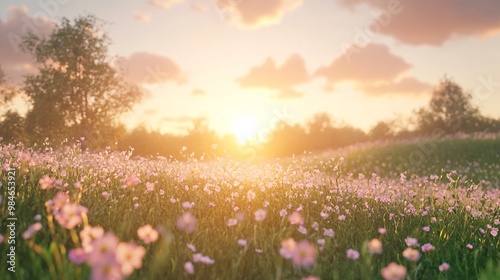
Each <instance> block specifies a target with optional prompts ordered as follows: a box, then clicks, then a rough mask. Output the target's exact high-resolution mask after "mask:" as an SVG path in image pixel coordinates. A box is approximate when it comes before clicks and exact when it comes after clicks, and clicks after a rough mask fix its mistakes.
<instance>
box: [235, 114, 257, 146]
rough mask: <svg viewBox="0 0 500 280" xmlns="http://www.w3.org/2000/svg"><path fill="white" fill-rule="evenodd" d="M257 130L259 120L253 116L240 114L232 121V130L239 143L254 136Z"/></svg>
mask: <svg viewBox="0 0 500 280" xmlns="http://www.w3.org/2000/svg"><path fill="white" fill-rule="evenodd" d="M258 130H259V122H258V120H257V118H255V117H253V116H248V115H247V116H240V117H237V118H235V119H234V121H233V126H232V132H233V134H234V135H235V136H236V138H238V142H239V143H240V144H241V143H245V142H246V141H248V140H250V139H251V138H253V137H255V136H256V135H257V133H258Z"/></svg>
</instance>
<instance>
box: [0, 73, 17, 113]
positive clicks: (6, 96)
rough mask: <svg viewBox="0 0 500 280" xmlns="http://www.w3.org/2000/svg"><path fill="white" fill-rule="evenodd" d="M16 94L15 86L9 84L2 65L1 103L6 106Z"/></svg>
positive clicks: (0, 78)
mask: <svg viewBox="0 0 500 280" xmlns="http://www.w3.org/2000/svg"><path fill="white" fill-rule="evenodd" d="M15 95H16V90H15V88H13V87H11V86H9V85H8V84H7V81H6V80H5V73H4V72H3V70H2V67H0V105H2V107H4V108H6V107H7V106H8V105H9V102H10V101H11V100H12V99H13V98H14V96H15ZM0 113H2V112H0Z"/></svg>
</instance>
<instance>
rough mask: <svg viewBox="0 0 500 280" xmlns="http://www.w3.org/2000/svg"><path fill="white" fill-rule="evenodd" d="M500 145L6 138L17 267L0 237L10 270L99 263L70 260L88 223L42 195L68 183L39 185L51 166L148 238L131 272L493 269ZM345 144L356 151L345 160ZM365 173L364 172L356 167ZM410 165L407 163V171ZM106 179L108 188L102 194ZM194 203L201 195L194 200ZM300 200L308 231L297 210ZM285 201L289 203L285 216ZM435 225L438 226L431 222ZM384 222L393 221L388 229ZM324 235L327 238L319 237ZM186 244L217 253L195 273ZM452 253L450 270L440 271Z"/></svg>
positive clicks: (110, 216) (108, 214)
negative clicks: (44, 143)
mask: <svg viewBox="0 0 500 280" xmlns="http://www.w3.org/2000/svg"><path fill="white" fill-rule="evenodd" d="M422 147H427V148H422ZM425 149H427V151H431V152H428V153H425V152H423V151H425ZM416 151H421V152H422V153H424V154H425V158H424V160H421V161H419V162H418V164H413V163H412V162H410V163H409V164H408V161H407V160H406V159H408V158H409V157H410V156H411V155H412V154H415V153H416ZM20 152H23V153H24V154H25V156H20ZM499 154H500V140H498V139H496V140H491V139H482V140H471V139H467V140H439V141H435V142H423V143H420V144H419V143H413V144H412V143H409V144H398V145H396V144H393V145H389V146H379V147H371V148H369V149H361V150H354V151H350V152H346V151H343V152H339V153H336V154H334V155H335V156H336V157H337V158H336V159H335V160H330V159H329V158H330V156H329V155H326V156H325V155H324V154H322V155H317V156H304V157H300V158H295V159H290V160H281V161H275V162H270V163H267V164H259V165H252V164H248V163H239V162H235V161H231V160H228V159H217V160H214V161H200V160H196V159H193V158H190V159H187V161H185V162H177V161H168V160H165V159H161V158H160V159H140V158H139V159H133V158H131V156H130V154H126V153H108V152H102V153H100V154H92V153H82V152H80V151H79V149H78V147H75V148H67V149H65V150H61V151H52V150H51V149H47V150H46V151H43V152H33V151H31V150H29V149H26V148H23V147H19V146H18V147H14V146H3V147H2V149H1V150H0V156H1V158H2V160H1V161H2V162H3V163H7V164H8V165H10V166H16V179H15V181H16V184H17V189H16V196H15V199H16V206H15V216H16V217H17V224H16V226H17V227H16V234H17V236H16V238H17V239H16V256H17V260H18V262H17V265H16V273H15V274H14V273H10V272H8V271H7V263H6V261H5V258H6V254H7V252H8V250H9V248H8V246H7V245H6V244H5V243H2V244H0V254H1V263H0V271H1V274H0V275H1V277H0V278H2V279H88V278H89V275H90V272H91V270H92V267H90V266H89V265H87V264H82V265H76V264H73V263H72V262H71V261H70V260H69V259H68V257H67V255H68V251H69V250H70V249H73V248H76V247H79V246H81V244H80V242H81V241H80V240H74V239H75V238H74V234H77V233H78V232H80V231H81V230H82V228H83V226H84V224H81V225H79V226H77V227H75V228H74V229H71V230H68V229H65V228H63V227H61V226H60V225H59V223H58V222H57V221H52V217H53V216H52V214H53V213H52V211H50V210H47V207H46V205H45V203H46V202H47V201H49V200H50V199H52V198H53V197H54V195H55V194H56V193H57V192H58V191H59V190H57V189H56V188H50V189H47V190H42V189H41V188H40V185H39V184H38V181H39V179H40V178H42V176H43V175H49V176H51V177H53V178H55V179H57V180H61V181H62V184H64V183H68V187H67V188H65V190H67V191H68V193H69V195H70V201H72V202H76V203H79V204H81V205H82V206H85V207H87V208H88V223H89V224H90V225H92V226H101V227H103V228H104V229H105V230H106V231H111V232H113V233H114V234H116V236H117V237H118V238H119V239H120V241H122V242H135V243H137V244H139V245H141V246H144V247H145V249H146V252H147V253H146V256H145V258H144V261H143V267H142V268H140V269H137V270H135V272H134V273H133V274H132V275H131V276H130V279H301V278H302V277H307V276H310V275H313V276H316V277H319V278H320V279H382V276H381V274H380V271H381V269H382V268H383V267H385V266H387V265H388V264H389V263H391V262H396V263H398V264H402V265H404V266H405V267H406V269H407V270H408V276H409V277H410V278H411V279H494V278H492V277H494V275H496V274H495V273H496V272H498V269H499V268H498V266H499V265H498V263H499V260H500V253H499V252H500V239H499V236H498V235H497V236H494V234H493V233H492V231H493V230H492V229H493V228H499V227H500V225H498V224H497V225H496V224H495V220H497V219H500V191H499V190H498V189H496V188H494V187H498V186H499V184H498V181H499V178H500V173H499V172H500V166H499V164H500V158H499ZM332 155H333V154H332ZM340 155H343V156H344V157H345V161H344V163H343V164H340V162H339V159H338V157H339V156H340ZM441 169H443V171H441ZM452 170H456V171H457V173H456V174H455V173H451V171H452ZM64 173H66V174H65V176H63V174H64ZM132 173H133V174H137V175H138V176H139V178H140V179H141V183H140V184H139V185H137V186H135V187H129V188H127V189H122V188H121V187H122V186H123V185H124V182H121V180H122V179H124V178H125V177H126V176H127V175H128V174H132ZM349 173H352V174H353V175H351V176H350V175H349ZM358 173H362V174H364V175H365V177H366V178H367V179H359V176H358ZM372 173H376V174H377V176H374V177H372ZM400 173H405V174H406V179H405V180H401V177H400ZM413 174H414V175H413ZM431 175H437V177H436V178H434V177H433V178H430V176H431ZM465 176H467V177H465ZM0 178H1V182H2V185H3V186H2V187H1V188H0V194H1V195H2V197H3V199H2V203H1V205H0V219H1V222H0V233H1V234H3V235H6V234H7V228H6V225H7V223H8V221H7V219H6V218H7V215H8V212H7V210H8V209H7V206H8V205H7V201H8V199H7V197H8V193H7V185H8V183H7V182H8V176H7V173H6V172H5V171H3V172H2V174H1V177H0ZM457 178H462V180H460V179H459V180H456V179H457ZM450 179H451V181H450ZM454 180H456V181H454ZM481 180H484V181H483V182H482V183H481V184H478V185H476V184H473V183H479V182H480V181H481ZM76 181H81V182H82V188H79V189H78V188H74V187H73V184H74V183H75V182H76ZM147 182H151V183H154V185H155V187H154V190H153V191H151V192H148V191H146V183H147ZM103 192H108V193H109V194H110V196H109V197H108V198H105V197H103V194H102V193H103ZM249 192H252V193H253V194H255V198H253V199H249V197H250V198H252V197H253V195H251V193H249ZM171 200H172V201H171ZM183 202H192V203H194V207H193V208H191V209H187V208H184V207H183V206H182V203H183ZM136 203H137V204H138V206H137V207H136V206H134V205H135V204H136ZM298 208H301V210H300V213H301V216H302V217H303V219H304V224H303V227H304V228H305V229H306V230H307V233H305V234H303V233H301V232H299V230H298V225H291V224H290V222H289V221H288V215H290V214H291V213H292V212H294V211H296V210H297V209H298ZM259 209H265V210H266V218H265V219H264V220H263V221H261V222H257V221H255V219H254V212H255V211H256V210H259ZM283 209H285V210H286V211H287V215H285V216H283V217H281V216H280V211H281V210H283ZM185 212H189V213H191V214H192V215H194V216H195V217H196V219H197V228H196V230H195V231H194V232H192V233H187V232H184V231H182V230H180V229H179V228H178V227H177V219H178V218H179V217H180V216H181V215H182V214H183V213H185ZM321 213H328V217H322V216H321ZM37 214H41V215H42V219H41V221H40V222H41V224H42V230H41V231H39V232H38V233H36V235H35V236H34V237H33V238H32V239H30V240H24V239H23V238H22V236H21V235H22V233H23V232H24V231H25V230H26V229H27V228H28V227H29V225H31V224H33V223H35V222H36V221H34V219H33V218H34V216H35V215H37ZM341 216H345V220H342V219H339V217H341ZM236 217H239V218H242V217H244V218H242V219H241V221H240V222H238V224H237V225H235V226H232V227H229V226H228V225H227V222H228V220H229V219H232V218H236ZM314 223H316V225H315V226H313V224H314ZM146 224H151V225H152V226H154V227H155V228H157V229H158V230H159V232H160V238H159V240H158V241H157V242H154V243H152V244H144V243H143V241H141V240H140V239H139V238H138V236H137V234H136V232H137V229H138V228H139V227H141V226H143V225H146ZM427 226H429V227H430V231H429V232H425V231H424V230H423V227H427ZM315 228H317V229H318V230H316V229H315ZM379 228H385V229H386V230H387V233H386V234H384V235H381V234H380V233H379V232H378V229H379ZM325 229H332V230H333V231H334V232H335V236H334V237H332V238H330V237H327V236H325V235H324V230H325ZM482 232H484V234H483V233H482ZM72 235H73V236H72ZM407 237H414V238H417V239H418V241H419V243H420V245H423V244H425V243H431V244H432V245H433V246H434V247H435V250H434V251H433V252H430V253H425V252H422V251H421V250H420V254H421V258H420V260H419V261H418V262H411V261H408V260H406V259H405V258H404V257H403V256H402V252H403V250H404V249H406V248H407V245H406V244H405V238H407ZM287 238H294V239H295V240H296V241H300V240H308V241H309V242H310V243H312V244H315V248H316V250H317V255H316V259H315V262H314V265H313V266H311V267H300V266H294V265H293V264H292V262H291V260H288V259H284V258H283V257H282V256H281V255H280V252H279V250H280V248H281V242H282V241H283V240H285V239H287ZM374 238H378V239H380V240H381V241H382V243H383V252H382V254H373V255H372V254H369V253H368V250H367V248H366V246H367V245H366V244H367V242H368V241H370V240H372V239H374ZM77 239H78V238H77ZM240 239H244V240H246V241H247V247H242V246H239V245H238V240H240ZM321 239H324V246H321V245H320V244H318V240H321ZM187 243H190V244H193V245H195V246H196V251H197V252H199V253H201V254H203V255H204V256H208V257H210V258H211V259H213V260H215V263H214V264H203V263H194V268H195V273H194V274H193V275H188V274H187V273H186V272H185V270H184V263H185V262H188V261H191V262H193V252H192V251H190V250H189V249H188V248H187V246H186V244H187ZM467 244H471V245H473V249H469V248H467V247H466V245H467ZM349 248H353V249H356V250H358V251H359V252H360V253H361V257H360V259H358V260H355V261H353V260H349V259H347V257H346V250H347V249H349ZM417 249H418V248H417ZM256 250H259V252H257V251H256ZM260 250H261V251H260ZM443 262H447V263H449V264H450V269H449V270H448V271H445V272H440V271H439V269H438V266H439V265H441V264H442V263H443ZM481 277H482V278H481Z"/></svg>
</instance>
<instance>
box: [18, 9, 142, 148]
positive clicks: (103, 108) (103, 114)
mask: <svg viewBox="0 0 500 280" xmlns="http://www.w3.org/2000/svg"><path fill="white" fill-rule="evenodd" d="M101 25H102V24H101V22H100V21H99V20H97V19H96V18H95V17H94V16H82V17H78V18H76V19H75V20H74V21H70V20H69V19H66V18H64V19H63V20H62V22H61V23H60V24H59V25H57V26H56V27H55V29H54V31H53V32H52V33H51V34H50V35H49V36H48V37H40V36H39V35H36V34H33V33H31V34H29V35H27V36H25V37H23V41H22V43H21V47H22V49H23V50H25V51H27V52H28V53H30V54H31V55H32V56H33V58H34V60H35V64H36V66H37V67H38V70H39V71H38V73H37V74H34V75H30V76H28V77H27V78H26V83H25V87H24V90H25V92H26V94H27V95H28V97H29V98H30V99H31V103H32V107H31V110H30V111H29V112H28V114H27V129H28V131H30V132H31V133H32V134H33V135H31V136H30V137H31V138H32V139H34V140H35V141H41V140H43V139H44V138H45V137H50V138H51V139H52V140H55V141H60V140H62V139H64V138H67V137H85V138H86V139H87V141H86V142H87V143H90V144H91V145H92V146H101V145H103V144H108V143H109V142H111V141H114V139H110V137H109V136H107V135H105V134H104V132H109V131H112V130H114V129H116V127H117V117H118V116H119V115H121V114H123V113H124V112H126V111H128V110H130V109H131V108H132V106H133V105H134V104H135V103H137V102H138V101H139V100H140V99H141V98H142V97H143V92H142V91H141V90H140V89H139V88H138V87H137V86H135V85H131V84H127V83H126V82H125V81H124V79H123V78H122V77H121V76H119V75H118V73H117V71H116V69H115V68H113V66H112V59H111V58H110V57H109V55H108V46H109V44H110V40H109V38H108V36H107V35H106V33H104V32H102V31H101V30H100V29H101ZM118 130H120V129H118ZM111 138H112V137H111Z"/></svg>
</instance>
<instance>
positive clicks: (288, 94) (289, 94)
mask: <svg viewBox="0 0 500 280" xmlns="http://www.w3.org/2000/svg"><path fill="white" fill-rule="evenodd" d="M303 95H304V93H302V92H298V91H295V90H293V89H284V90H282V91H280V92H279V93H278V94H276V95H273V96H272V97H273V98H276V99H294V98H300V97H302V96H303Z"/></svg>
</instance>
